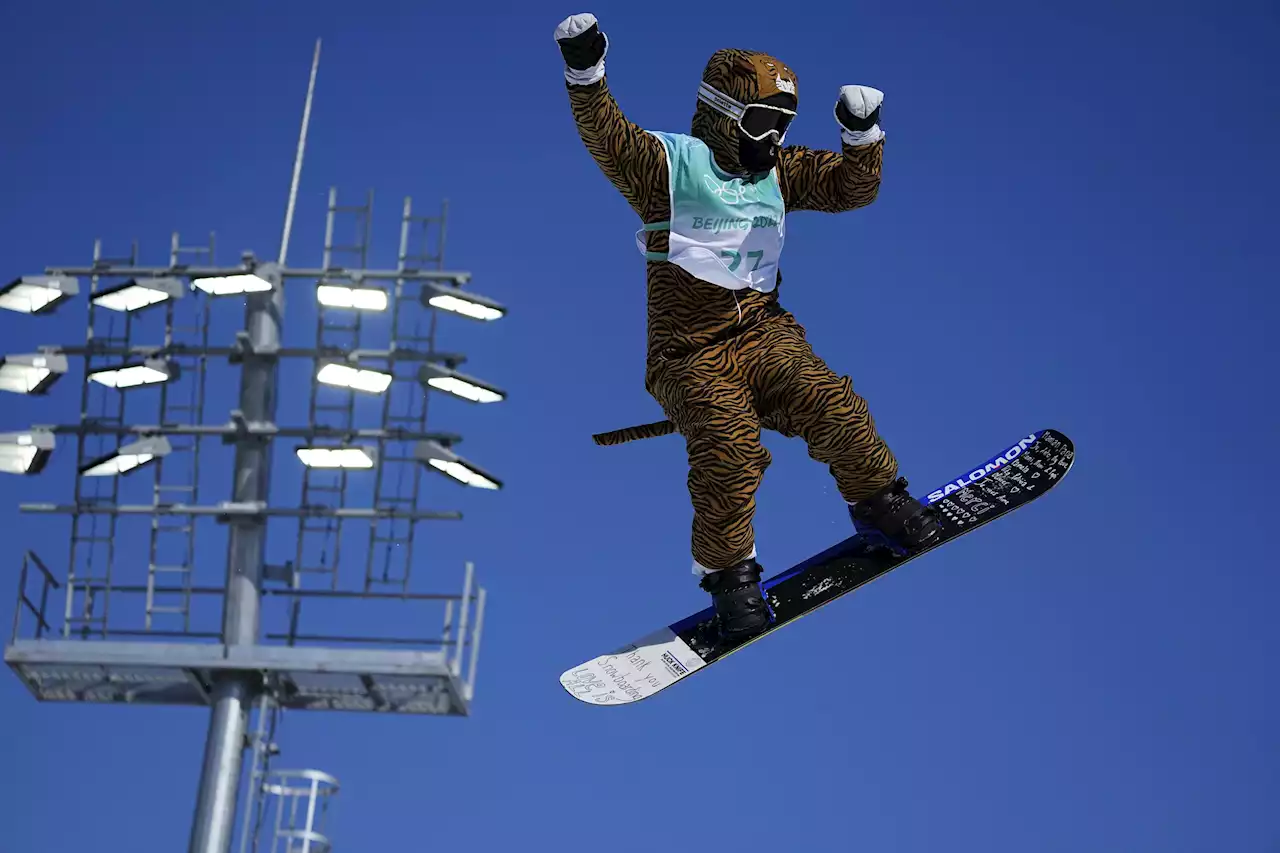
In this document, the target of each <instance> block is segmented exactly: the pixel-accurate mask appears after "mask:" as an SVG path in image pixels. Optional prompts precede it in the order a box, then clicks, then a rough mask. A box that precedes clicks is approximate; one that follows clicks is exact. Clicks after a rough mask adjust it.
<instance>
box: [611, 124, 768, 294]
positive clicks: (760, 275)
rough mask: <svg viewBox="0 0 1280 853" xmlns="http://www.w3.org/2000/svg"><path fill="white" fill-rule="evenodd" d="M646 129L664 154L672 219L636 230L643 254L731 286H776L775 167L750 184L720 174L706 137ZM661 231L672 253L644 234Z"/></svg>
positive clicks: (765, 288) (649, 224)
mask: <svg viewBox="0 0 1280 853" xmlns="http://www.w3.org/2000/svg"><path fill="white" fill-rule="evenodd" d="M649 132H650V133H652V134H653V135H654V136H656V137H657V138H658V139H660V140H661V141H662V144H663V147H664V148H666V151H667V165H668V169H667V171H668V173H669V174H670V186H669V193H670V200H671V219H670V221H668V222H652V223H648V224H646V225H645V226H644V228H642V229H641V230H639V231H637V232H636V245H637V246H638V247H639V249H640V251H641V253H642V254H644V256H645V258H646V259H648V260H651V261H670V262H671V263H673V264H676V265H677V266H679V267H681V268H682V269H684V270H686V271H687V272H689V274H690V275H693V276H694V277H696V278H699V279H702V280H703V281H706V282H710V283H711V284H716V285H719V286H720V287H725V288H728V289H730V290H742V289H744V288H751V289H752V290H758V291H760V292H762V293H768V292H769V291H771V290H773V288H774V286H775V285H776V284H777V281H778V261H779V258H780V257H781V255H782V244H783V241H784V239H785V231H786V229H785V227H784V223H785V218H786V209H785V206H784V205H783V203H782V190H781V188H780V187H779V185H778V170H777V169H776V168H775V169H773V170H771V171H770V172H769V175H768V177H766V178H763V179H762V180H759V181H755V182H751V181H746V180H743V179H742V178H738V177H733V176H731V175H726V174H725V173H724V172H722V171H720V169H719V167H718V166H716V163H715V159H714V157H712V154H711V149H710V148H708V147H707V145H706V143H704V142H703V141H702V140H701V139H697V138H696V137H693V136H686V135H684V134H677V133H662V132H658V131H649ZM664 230H665V231H669V232H670V238H671V239H670V244H669V251H668V252H666V253H665V254H664V253H662V252H650V251H647V248H648V247H647V246H646V245H645V239H644V235H645V232H646V231H664Z"/></svg>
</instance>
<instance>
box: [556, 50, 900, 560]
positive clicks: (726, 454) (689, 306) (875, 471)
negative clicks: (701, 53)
mask: <svg viewBox="0 0 1280 853" xmlns="http://www.w3.org/2000/svg"><path fill="white" fill-rule="evenodd" d="M770 63H772V65H770V67H773V66H777V67H778V68H780V69H785V70H786V72H787V73H788V74H789V75H790V76H791V79H793V80H794V79H795V76H794V72H792V71H791V70H790V69H789V68H787V67H786V66H785V65H783V64H782V63H781V62H780V61H778V60H776V59H774V58H773V57H770V56H767V55H766V54H760V53H754V52H751V51H744V50H735V49H730V50H721V51H717V52H716V53H715V54H714V55H713V56H712V57H711V59H710V61H709V62H708V63H707V66H706V69H705V70H704V73H703V79H704V80H705V81H706V82H708V83H710V84H711V85H713V86H715V87H716V88H717V89H719V90H720V91H722V92H724V93H726V94H728V95H730V96H731V97H733V98H735V99H736V100H738V101H739V102H742V103H750V102H751V101H753V100H755V99H756V98H757V97H758V96H759V94H760V90H761V86H760V79H761V74H760V71H761V66H762V64H764V65H769V64H770ZM567 89H568V93H569V103H570V108H571V111H572V113H573V118H574V122H575V124H576V126H577V129H578V133H579V135H580V137H581V138H582V141H583V144H584V145H585V147H586V149H587V151H588V153H590V155H591V157H592V159H593V160H594V161H595V163H596V164H597V166H598V167H599V168H600V170H601V171H602V172H603V173H604V175H605V177H606V178H607V179H608V180H609V182H610V183H612V184H613V186H614V188H615V189H617V190H618V192H620V193H621V194H622V196H623V198H625V199H626V200H627V203H628V204H629V205H630V206H631V208H632V209H633V210H634V211H635V212H636V214H637V215H638V216H639V217H640V219H641V221H643V222H645V223H653V222H661V221H665V220H667V219H669V218H670V200H669V198H668V174H667V163H666V152H665V150H664V148H663V146H662V143H661V142H660V141H659V140H658V139H657V138H656V137H654V136H652V135H650V134H648V133H646V132H645V131H644V130H643V129H642V128H640V127H639V126H637V125H635V124H633V123H632V122H631V121H629V120H628V119H627V118H626V116H625V115H624V114H623V112H622V110H621V108H620V107H619V106H618V104H617V101H616V100H615V99H614V97H613V95H612V93H611V92H610V91H609V87H608V79H607V77H606V78H604V79H601V80H599V81H598V82H596V83H592V84H590V85H585V86H578V85H572V84H570V85H567ZM691 134H692V135H693V136H696V137H698V138H699V139H702V141H703V142H705V143H706V144H707V145H708V147H709V148H711V150H712V152H713V154H714V156H715V159H716V161H717V163H718V164H719V165H720V166H721V167H722V168H724V169H725V170H726V171H730V172H732V171H737V170H738V169H739V168H740V167H739V163H738V154H737V143H736V138H737V137H736V134H737V129H736V126H735V125H734V122H733V121H732V120H731V119H729V118H728V117H727V116H724V115H721V114H720V113H718V112H716V111H714V110H712V109H711V108H710V107H709V106H707V105H706V104H703V103H701V102H696V106H695V110H694V115H693V120H692V130H691ZM883 150H884V140H883V139H881V140H878V141H877V142H875V143H873V144H870V145H865V146H859V147H853V146H849V145H842V146H841V150H840V151H838V152H837V151H821V150H813V149H809V148H805V147H802V146H786V147H784V148H783V149H782V151H781V154H780V156H779V161H778V172H779V179H780V186H781V188H782V196H783V201H784V203H785V205H786V210H787V212H788V213H790V212H792V211H797V210H811V211H818V212H823V213H838V212H842V211H847V210H853V209H856V208H859V207H864V206H866V205H868V204H870V203H872V202H873V201H874V200H875V198H876V196H877V194H878V192H879V188H880V174H881V165H882V161H883ZM646 241H647V248H648V250H649V251H651V252H661V253H665V252H666V251H667V246H668V239H667V233H666V232H665V231H650V232H647V236H646ZM646 279H647V314H648V316H647V330H648V332H647V342H646V361H645V388H646V390H647V391H648V392H649V393H650V395H651V396H653V398H654V399H655V400H657V402H658V403H659V404H660V405H661V406H662V408H663V411H664V413H665V414H666V416H667V419H668V420H667V421H663V422H659V423H656V424H646V425H641V426H636V427H629V428H626V429H622V430H616V431H614V432H612V433H603V434H600V435H597V436H596V441H597V443H601V444H615V443H622V442H625V441H632V440H636V439H641V438H648V437H652V436H656V435H663V434H667V433H669V432H672V431H676V432H679V433H680V434H681V435H683V436H684V438H685V442H686V449H687V453H688V460H689V494H690V498H691V500H692V503H693V508H694V520H693V531H692V550H693V554H694V559H695V560H696V561H697V562H698V563H699V564H700V565H702V566H704V567H706V568H708V569H720V568H728V567H731V566H733V565H736V564H738V563H740V562H741V561H742V560H744V559H746V558H747V557H748V556H749V555H750V554H751V552H752V549H753V547H754V538H753V529H752V520H753V517H754V511H755V493H756V490H757V488H758V487H759V484H760V479H761V477H762V476H763V474H764V471H765V469H766V468H767V467H768V465H769V461H770V458H769V454H768V452H767V451H766V450H765V448H764V446H763V445H762V444H761V443H760V430H761V429H772V430H774V431H776V432H778V433H780V434H782V435H784V436H787V437H797V436H798V437H800V438H802V439H804V441H805V442H806V444H807V445H808V448H809V455H810V456H811V457H812V458H814V459H816V460H818V461H820V462H822V463H824V464H826V465H827V466H828V468H829V469H830V471H831V473H832V475H833V477H834V478H835V480H836V483H837V485H838V487H839V489H840V493H841V495H842V496H843V497H844V499H845V500H846V501H848V502H850V503H853V502H856V501H858V500H861V499H863V498H865V497H867V496H869V495H870V494H872V493H873V492H874V491H876V490H877V489H878V488H880V487H881V486H883V485H884V484H886V483H888V482H890V481H891V480H892V479H893V478H894V477H895V476H896V475H897V461H896V459H895V458H894V456H893V453H892V452H891V451H890V450H889V448H888V446H887V445H886V444H885V442H884V441H883V439H881V437H880V436H879V435H878V434H877V432H876V429H875V425H874V421H873V419H872V417H871V415H870V412H869V410H868V406H867V403H866V401H865V400H863V399H862V398H861V397H860V396H859V395H857V394H856V393H854V391H853V388H852V383H851V381H850V380H849V378H848V377H840V376H837V375H836V374H835V373H834V372H832V371H831V369H830V368H829V367H827V365H826V364H825V363H824V362H823V361H822V360H821V359H819V358H818V357H817V356H816V355H815V354H814V353H813V351H812V349H811V347H810V346H809V344H808V342H807V341H806V339H805V334H804V328H803V327H802V326H801V325H800V324H799V323H798V322H797V321H796V319H795V318H794V317H793V316H792V315H791V313H790V312H788V311H787V310H785V309H784V308H783V307H782V305H781V302H780V292H781V285H782V274H781V273H779V275H778V280H777V286H776V287H775V288H774V289H773V290H772V291H770V292H769V293H760V292H758V291H755V290H750V289H746V290H741V291H732V290H728V289H725V288H721V287H718V286H716V285H714V284H710V283H708V282H704V281H701V280H700V279H697V278H695V277H693V276H692V275H690V274H689V273H687V272H685V271H684V270H683V269H681V268H680V267H679V266H677V265H675V264H672V263H669V262H667V261H648V262H646Z"/></svg>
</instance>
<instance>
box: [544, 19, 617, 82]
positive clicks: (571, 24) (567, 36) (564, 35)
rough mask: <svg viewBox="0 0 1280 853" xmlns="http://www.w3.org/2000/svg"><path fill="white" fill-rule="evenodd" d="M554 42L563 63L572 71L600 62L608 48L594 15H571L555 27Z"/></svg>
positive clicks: (607, 42)
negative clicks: (562, 57) (558, 48)
mask: <svg viewBox="0 0 1280 853" xmlns="http://www.w3.org/2000/svg"><path fill="white" fill-rule="evenodd" d="M556 43H557V44H558V45H560V53H561V55H562V56H564V64H565V65H567V66H569V67H570V68H572V69H573V70H574V71H586V70H587V69H589V68H594V67H595V66H597V65H599V64H600V60H602V59H604V55H605V53H606V51H608V49H609V40H608V38H606V37H605V34H604V33H602V32H600V24H599V22H597V21H596V16H595V15H591V14H586V15H571V16H570V17H568V18H565V19H564V20H563V21H561V22H560V26H558V27H556Z"/></svg>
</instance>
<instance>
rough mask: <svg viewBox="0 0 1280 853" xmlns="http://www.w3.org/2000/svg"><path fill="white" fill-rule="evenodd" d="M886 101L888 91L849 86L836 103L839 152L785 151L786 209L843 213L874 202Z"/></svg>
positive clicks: (781, 163) (782, 167)
mask: <svg viewBox="0 0 1280 853" xmlns="http://www.w3.org/2000/svg"><path fill="white" fill-rule="evenodd" d="M883 100H884V93H883V92H880V91H879V90H877V89H872V88H871V87H869V86H845V87H844V88H842V89H841V90H840V99H839V100H838V101H837V102H836V121H837V122H838V123H839V125H840V141H841V146H840V150H839V151H815V150H814V149H811V148H804V147H802V146H798V145H793V146H787V147H786V148H783V149H782V153H781V155H780V156H779V158H778V166H779V172H780V173H781V175H782V198H783V200H784V202H785V203H786V205H787V209H788V210H816V211H820V212H822V213H840V212H842V211H846V210H853V209H855V208H859V207H865V206H866V205H868V204H871V202H873V201H875V200H876V196H877V195H878V194H879V192H880V167H881V163H882V161H883V157H884V132H883V131H882V130H881V129H880V124H879V122H880V104H881V102H882V101H883Z"/></svg>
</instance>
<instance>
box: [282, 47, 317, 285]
mask: <svg viewBox="0 0 1280 853" xmlns="http://www.w3.org/2000/svg"><path fill="white" fill-rule="evenodd" d="M319 70H320V39H316V51H315V55H314V56H312V57H311V81H310V82H309V83H308V84H307V100H306V103H304V104H303V107H302V129H301V130H300V131H298V150H297V153H296V154H294V157H293V180H291V181H290V182H289V203H288V205H287V206H286V207H285V209H284V230H283V231H282V232H281V234H280V259H279V261H278V263H279V264H280V266H284V265H285V261H287V260H288V259H289V233H290V232H291V231H292V230H293V209H294V206H295V205H296V204H297V202H298V181H299V180H300V179H301V178H302V157H303V155H305V154H306V153H307V127H308V125H310V124H311V100H312V98H314V97H315V93H316V72H317V71H319Z"/></svg>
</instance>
